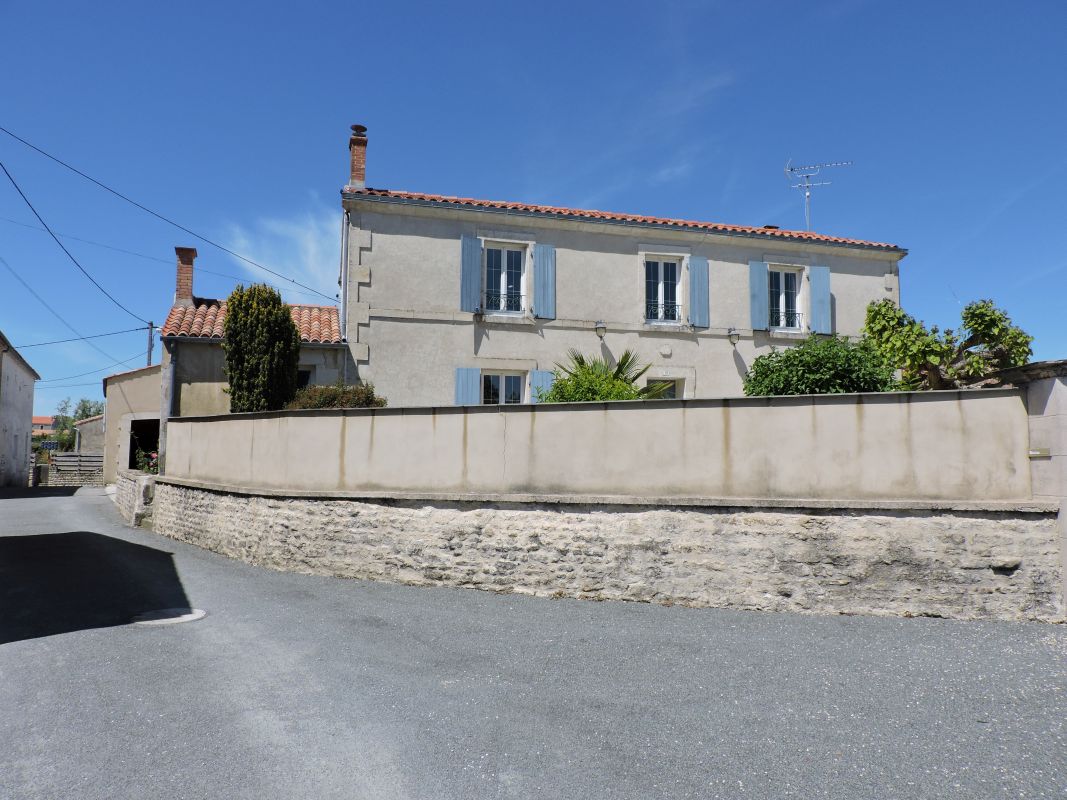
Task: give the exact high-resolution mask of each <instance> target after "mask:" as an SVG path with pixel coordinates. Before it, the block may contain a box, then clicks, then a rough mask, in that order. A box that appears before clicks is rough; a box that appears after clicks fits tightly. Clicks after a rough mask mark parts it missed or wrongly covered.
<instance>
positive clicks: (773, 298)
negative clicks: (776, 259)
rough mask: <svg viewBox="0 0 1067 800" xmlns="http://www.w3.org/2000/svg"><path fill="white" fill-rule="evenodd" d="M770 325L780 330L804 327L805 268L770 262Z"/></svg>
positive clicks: (796, 329) (797, 329) (768, 276)
mask: <svg viewBox="0 0 1067 800" xmlns="http://www.w3.org/2000/svg"><path fill="white" fill-rule="evenodd" d="M767 278H768V281H767V286H768V305H767V307H768V312H769V319H768V325H769V327H771V328H776V329H779V330H795V331H799V330H801V329H803V327H804V312H803V296H802V295H803V286H804V280H803V279H804V268H803V267H792V266H789V265H786V264H770V265H769V270H768V275H767Z"/></svg>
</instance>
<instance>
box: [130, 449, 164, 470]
mask: <svg viewBox="0 0 1067 800" xmlns="http://www.w3.org/2000/svg"><path fill="white" fill-rule="evenodd" d="M134 463H136V464H137V469H139V470H140V471H141V472H148V473H150V474H152V475H156V474H158V473H159V453H146V452H145V451H144V450H142V449H141V448H139V447H138V448H137V452H136V453H134Z"/></svg>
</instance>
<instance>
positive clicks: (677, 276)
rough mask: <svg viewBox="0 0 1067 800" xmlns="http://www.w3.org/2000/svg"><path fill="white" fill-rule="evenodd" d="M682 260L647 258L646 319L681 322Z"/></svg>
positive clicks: (650, 320)
mask: <svg viewBox="0 0 1067 800" xmlns="http://www.w3.org/2000/svg"><path fill="white" fill-rule="evenodd" d="M681 320H682V260H681V259H680V258H658V257H646V258H645V321H646V322H681Z"/></svg>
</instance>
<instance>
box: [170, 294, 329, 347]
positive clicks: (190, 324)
mask: <svg viewBox="0 0 1067 800" xmlns="http://www.w3.org/2000/svg"><path fill="white" fill-rule="evenodd" d="M289 309H290V311H291V312H292V315H293V322H295V323H296V327H297V330H299V331H300V341H301V342H303V343H305V344H341V341H342V340H341V323H340V318H339V316H338V314H337V308H336V307H334V306H308V305H290V306H289ZM225 323H226V301H225V300H212V299H209V298H201V297H197V298H194V299H193V305H191V306H174V307H173V308H171V310H170V314H168V315H167V321H166V322H165V323H164V324H163V335H164V336H190V337H193V338H197V339H222V337H223V335H224V333H225Z"/></svg>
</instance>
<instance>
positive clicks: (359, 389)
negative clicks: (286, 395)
mask: <svg viewBox="0 0 1067 800" xmlns="http://www.w3.org/2000/svg"><path fill="white" fill-rule="evenodd" d="M385 404H386V400H385V398H384V397H378V396H377V395H376V394H375V393H374V384H373V383H357V384H355V385H352V386H345V385H344V384H343V383H341V382H340V381H338V382H337V383H335V384H332V385H330V386H307V387H305V388H303V389H301V390H300V391H298V392H297V393H296V397H294V398H293V400H292V402H291V403H289V405H287V406H286V408H382V407H384V406H385Z"/></svg>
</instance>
